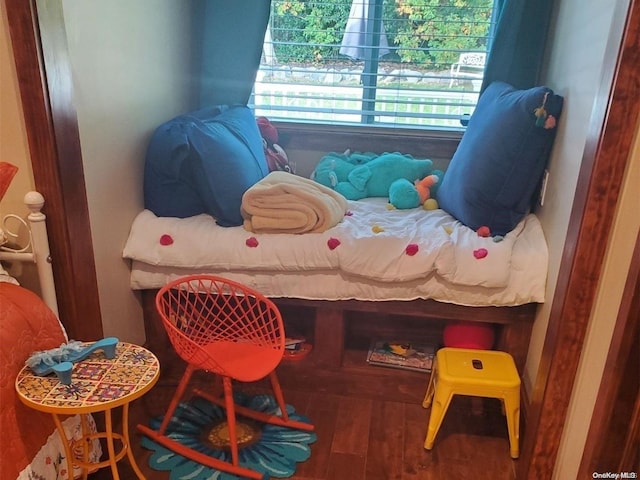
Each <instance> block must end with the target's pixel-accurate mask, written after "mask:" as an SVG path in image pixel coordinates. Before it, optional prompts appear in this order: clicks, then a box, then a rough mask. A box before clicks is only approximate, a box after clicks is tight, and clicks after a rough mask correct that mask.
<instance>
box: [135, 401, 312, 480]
mask: <svg viewBox="0 0 640 480" xmlns="http://www.w3.org/2000/svg"><path fill="white" fill-rule="evenodd" d="M234 398H235V400H236V403H237V404H238V405H242V406H245V407H248V408H251V409H253V410H257V411H259V412H264V413H270V414H279V413H280V409H279V407H278V405H277V403H276V401H275V399H274V398H273V397H272V396H271V395H255V396H248V395H245V394H243V393H235V395H234ZM287 413H288V414H289V417H290V418H291V419H292V420H298V421H302V422H305V423H310V421H309V419H307V418H306V417H304V416H302V415H299V414H297V413H296V412H295V409H294V408H293V407H292V406H291V405H287ZM161 422H162V417H157V418H154V419H152V420H151V421H150V426H151V428H153V429H154V430H157V429H158V428H159V427H160V423H161ZM236 422H237V425H236V429H237V435H238V460H239V462H240V465H242V466H244V467H247V468H251V469H252V470H256V471H259V472H261V473H263V474H264V475H267V476H269V477H274V478H287V477H291V476H292V475H293V474H294V473H295V471H296V465H297V463H298V462H304V461H305V460H307V459H308V458H309V456H310V455H311V447H310V446H309V445H310V444H312V443H313V442H315V441H316V434H315V433H313V432H304V431H301V430H295V429H292V428H286V427H280V426H277V425H270V424H262V423H259V422H256V421H254V420H250V419H246V418H244V417H242V416H240V415H238V416H237V419H236ZM167 436H169V437H170V438H171V439H173V440H175V441H177V442H180V443H182V444H183V445H185V446H187V447H190V448H192V449H194V450H196V451H198V452H200V453H203V454H205V455H209V456H212V457H215V458H219V459H220V460H224V461H231V452H230V451H229V449H228V430H227V427H226V414H225V411H224V410H223V409H222V408H220V407H219V406H217V405H215V404H212V403H211V402H209V401H208V400H205V399H203V398H201V397H194V398H193V399H191V400H189V401H188V402H185V403H181V404H180V405H179V406H178V408H176V411H175V414H174V417H173V418H172V419H171V422H170V423H169V426H168V427H167ZM142 446H143V447H145V448H147V449H149V450H152V451H153V454H152V455H151V458H150V459H149V466H150V467H151V468H153V469H154V470H159V471H169V472H171V473H170V476H169V478H170V480H187V479H188V480H236V479H238V477H236V476H235V475H232V474H229V473H225V472H220V471H218V470H213V469H211V468H209V467H205V466H204V465H201V464H199V463H197V462H194V461H193V460H189V459H188V458H185V457H183V456H181V455H179V454H177V453H175V452H173V451H171V450H169V449H167V448H165V447H163V446H161V445H159V444H157V443H155V442H154V441H152V440H150V439H149V438H147V437H143V438H142Z"/></svg>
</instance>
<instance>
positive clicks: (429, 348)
mask: <svg viewBox="0 0 640 480" xmlns="http://www.w3.org/2000/svg"><path fill="white" fill-rule="evenodd" d="M435 352H436V347H435V345H429V344H426V343H414V342H409V341H395V340H394V341H389V340H373V341H372V342H371V347H370V348H369V353H368V354H367V362H368V363H370V364H371V365H379V366H383V367H391V368H400V369H403V370H414V371H416V372H430V371H431V366H432V364H433V357H434V356H435Z"/></svg>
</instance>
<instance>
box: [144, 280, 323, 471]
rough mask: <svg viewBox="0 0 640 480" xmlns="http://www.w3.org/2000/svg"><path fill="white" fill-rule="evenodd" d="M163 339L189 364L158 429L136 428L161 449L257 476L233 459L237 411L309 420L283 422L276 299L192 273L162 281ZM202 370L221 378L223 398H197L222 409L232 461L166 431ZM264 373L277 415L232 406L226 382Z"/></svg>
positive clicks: (277, 420) (272, 419)
mask: <svg viewBox="0 0 640 480" xmlns="http://www.w3.org/2000/svg"><path fill="white" fill-rule="evenodd" d="M156 308H157V309H158V312H159V313H160V316H161V318H162V322H163V325H164V327H165V329H166V330H167V333H168V334H169V339H170V341H171V344H172V345H173V347H174V349H175V350H176V352H177V353H178V355H180V357H181V358H182V359H183V360H184V361H186V362H187V368H186V371H185V373H184V375H183V377H182V380H181V381H180V384H179V385H178V388H177V390H176V393H175V394H174V396H173V398H172V400H171V403H170V405H169V409H168V411H167V413H166V414H165V416H164V419H163V422H162V424H161V425H160V428H159V429H158V431H155V430H152V429H151V428H149V427H147V426H144V425H138V429H139V430H140V431H141V432H142V433H144V434H145V435H147V436H148V437H149V438H151V439H152V440H154V441H156V442H157V443H159V444H161V445H163V446H164V447H166V448H168V449H170V450H172V451H174V452H176V453H178V454H180V455H183V456H184V457H186V458H189V459H191V460H193V461H195V462H198V463H201V464H203V465H206V466H208V467H211V468H213V469H216V470H221V471H225V472H228V473H231V474H233V475H238V476H241V477H246V478H255V479H260V478H262V474H261V473H259V472H256V471H254V470H251V469H248V468H245V467H242V466H240V465H239V463H238V443H237V433H236V417H235V414H236V412H237V413H238V414H241V415H244V416H247V417H249V418H253V419H255V420H258V421H261V422H265V423H271V424H276V425H281V426H286V427H292V428H297V429H301V430H308V431H309V430H313V428H314V427H313V425H310V424H307V423H304V422H298V421H294V420H291V419H289V417H288V415H287V409H286V406H285V402H284V397H283V395H282V390H281V388H280V383H279V382H278V378H277V376H276V372H275V369H276V367H277V366H278V364H279V363H280V361H281V359H282V356H283V354H284V344H285V332H284V325H283V322H282V316H281V315H280V312H279V310H278V308H277V307H276V306H275V304H274V303H273V302H272V301H271V300H269V299H268V298H266V297H265V296H264V295H262V294H260V293H258V292H256V291H254V290H252V289H251V288H249V287H246V286H244V285H241V284H239V283H237V282H234V281H231V280H227V279H225V278H221V277H217V276H213V275H192V276H188V277H183V278H180V279H178V280H175V281H173V282H170V283H168V284H167V285H165V286H164V287H163V288H162V289H160V291H159V292H158V294H157V296H156ZM197 370H206V371H208V372H211V373H214V374H216V375H218V376H220V377H221V378H222V385H223V390H224V399H221V398H217V397H216V396H214V395H211V394H208V393H206V392H203V391H201V390H196V389H194V392H195V393H197V394H198V395H200V396H202V397H204V398H206V399H207V400H209V401H211V402H212V403H215V404H217V405H219V406H221V407H223V408H225V410H226V414H227V424H228V425H227V426H228V431H229V443H230V450H231V460H232V461H231V463H229V462H225V461H222V460H219V459H216V458H213V457H210V456H207V455H204V454H202V453H200V452H197V451H195V450H192V449H190V448H188V447H185V446H184V445H182V444H180V443H179V442H176V441H175V440H172V439H171V438H169V437H168V436H166V435H165V432H166V429H167V426H168V424H169V421H170V420H171V417H172V416H173V413H174V411H175V409H176V407H177V406H178V404H179V402H180V400H181V398H182V397H183V395H184V393H185V390H186V388H187V385H188V383H189V380H190V379H191V376H192V374H193V373H194V372H195V371H197ZM267 376H268V377H269V379H270V381H271V387H272V388H273V393H274V396H275V399H276V401H277V402H278V406H279V407H280V411H281V415H282V416H276V415H268V414H265V413H261V412H256V411H253V410H251V409H248V408H245V407H242V406H239V405H235V404H234V400H233V390H232V381H233V380H236V381H241V382H253V381H256V380H260V379H262V378H265V377H267Z"/></svg>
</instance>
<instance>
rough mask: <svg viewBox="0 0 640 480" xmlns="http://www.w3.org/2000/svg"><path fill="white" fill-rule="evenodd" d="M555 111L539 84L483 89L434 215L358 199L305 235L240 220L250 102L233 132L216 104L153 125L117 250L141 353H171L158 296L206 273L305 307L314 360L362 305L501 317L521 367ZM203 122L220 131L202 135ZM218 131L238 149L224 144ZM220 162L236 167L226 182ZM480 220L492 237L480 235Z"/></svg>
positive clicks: (329, 358) (537, 272)
mask: <svg viewBox="0 0 640 480" xmlns="http://www.w3.org/2000/svg"><path fill="white" fill-rule="evenodd" d="M561 106H562V98H561V97H558V96H557V95H554V94H553V92H552V91H551V90H549V89H547V88H545V87H539V88H536V89H531V90H527V91H518V90H515V89H514V88H513V87H511V86H509V85H506V84H502V83H495V84H492V85H491V86H490V87H489V88H488V89H487V90H486V91H485V92H484V93H483V95H482V96H481V98H480V101H479V103H478V105H477V107H476V111H475V113H474V115H473V116H472V117H471V120H470V122H469V126H468V129H467V131H466V132H465V134H464V136H463V138H462V141H461V143H460V145H459V147H458V149H457V151H456V153H455V155H454V157H453V159H452V160H451V162H450V163H449V166H448V167H447V171H446V173H445V175H444V180H443V182H442V184H441V185H440V186H439V190H438V202H440V206H441V207H442V208H441V209H435V210H429V211H427V210H425V209H423V208H413V209H402V210H399V209H392V210H390V209H389V208H388V203H387V202H388V200H387V198H364V199H362V200H358V201H349V203H348V205H347V206H346V208H345V215H344V217H343V218H342V219H341V221H339V222H338V223H337V224H336V225H335V226H333V227H332V228H329V229H327V230H323V231H321V232H317V233H304V234H288V233H284V232H280V233H255V232H253V233H252V232H249V231H248V230H247V229H245V228H243V226H241V224H242V221H243V220H244V221H245V224H246V218H244V219H243V218H241V213H242V208H241V207H242V205H241V201H242V200H243V199H242V197H243V194H244V193H245V192H248V191H250V190H251V189H253V188H254V186H255V185H259V184H260V183H261V182H262V181H263V180H264V179H265V177H266V176H267V174H268V172H267V171H265V167H264V166H261V163H260V161H259V158H258V155H257V152H258V150H259V148H258V146H259V145H260V143H259V142H260V140H259V137H258V140H257V142H255V141H252V139H251V130H252V129H255V120H254V121H253V122H254V125H253V126H251V125H250V123H251V122H250V121H247V119H250V118H251V115H250V114H249V113H247V112H246V109H245V110H242V112H243V113H242V114H243V118H244V120H245V122H244V124H243V125H244V127H243V128H242V129H241V134H239V133H238V132H237V131H236V132H235V134H233V135H230V134H229V131H232V132H233V131H234V129H238V125H239V123H240V122H238V121H234V122H228V123H229V124H228V125H227V128H226V129H225V128H221V124H222V125H224V122H223V121H219V120H218V119H219V118H220V116H218V114H219V112H214V113H215V114H216V115H214V116H213V117H212V116H211V114H212V112H211V110H208V111H201V112H196V113H195V114H190V115H186V116H184V117H178V118H177V119H174V120H173V121H171V122H168V123H167V124H165V125H163V126H161V127H160V128H159V129H158V130H157V131H156V134H155V136H154V139H152V142H151V145H150V148H149V150H148V152H147V158H146V166H145V168H146V171H145V199H146V200H147V202H146V207H147V209H146V210H144V211H143V212H141V213H140V214H139V215H138V216H137V217H136V219H135V221H134V223H133V225H132V228H131V232H130V236H129V239H128V241H127V243H126V246H125V248H124V252H123V255H124V257H125V258H127V259H129V260H130V261H131V287H132V288H133V289H135V290H141V291H142V299H143V304H144V309H145V328H146V332H147V340H148V343H149V345H150V347H151V348H152V349H154V350H156V351H159V352H162V351H163V350H165V349H166V348H167V341H166V336H165V334H164V332H163V331H162V328H161V327H160V322H159V321H158V319H157V318H156V316H155V309H154V295H155V292H156V290H157V289H158V288H160V287H161V286H162V285H164V284H165V283H166V282H167V281H169V280H172V279H174V278H176V277H179V276H183V275H188V274H192V273H215V274H219V275H222V276H226V277H228V278H231V279H233V280H236V281H239V282H242V283H245V284H247V285H250V286H251V287H253V288H255V289H257V290H259V291H261V292H263V293H264V294H266V295H267V296H269V297H271V298H274V299H276V302H277V303H278V304H279V305H282V306H288V305H303V306H307V307H311V308H313V309H314V311H315V323H314V330H313V342H314V350H313V361H315V362H316V363H319V364H322V365H328V366H338V365H340V364H341V360H342V352H343V347H344V342H345V318H346V316H345V315H344V314H345V312H348V311H360V312H378V313H388V314H396V315H405V316H412V317H419V318H421V319H425V320H430V319H436V320H457V321H472V322H484V323H492V324H496V325H499V326H500V328H499V330H498V338H497V342H496V347H497V348H500V349H503V350H505V351H507V352H509V353H511V354H512V355H513V356H514V358H515V360H516V363H517V365H518V367H519V368H521V369H522V367H523V365H524V361H525V359H526V353H527V348H528V344H529V336H530V332H531V327H532V322H533V319H534V316H535V312H536V307H537V304H539V303H541V302H543V301H544V292H545V284H546V275H547V247H546V242H545V239H544V234H543V232H542V228H541V226H540V223H539V221H538V219H537V218H536V216H535V215H534V214H531V213H529V211H530V206H531V200H532V198H533V196H534V192H535V189H536V188H537V187H538V186H539V179H540V178H541V175H542V171H543V169H544V166H545V164H546V159H547V157H548V154H549V150H550V148H551V144H552V142H553V138H554V134H555V125H556V124H555V121H556V119H557V118H558V116H559V114H560V110H561ZM225 112H227V113H228V112H229V111H225ZM210 125H214V127H215V136H210V137H209V138H206V139H205V137H207V136H206V135H205V134H204V133H203V132H205V131H206V130H207V129H208V128H210ZM221 131H222V132H225V134H226V135H227V136H230V137H231V138H232V140H233V142H235V143H234V144H233V145H235V147H233V148H231V146H230V145H232V144H231V143H229V142H226V143H224V142H223V143H224V145H222V146H221V145H220V144H219V143H220V141H219V140H218V136H219V134H220V132H221ZM247 132H249V134H247ZM254 133H255V132H254ZM256 135H257V134H255V135H254V137H255V136H256ZM214 137H215V138H214ZM239 139H240V140H241V142H240V141H239ZM171 142H172V143H171ZM223 147H224V148H223ZM221 150H223V151H224V155H219V153H220V151H221ZM243 151H244V155H243ZM236 157H237V159H240V160H237V159H236ZM228 163H231V164H232V166H233V167H234V168H236V169H237V170H238V171H239V172H240V174H239V175H235V176H233V177H231V178H229V177H228V176H227V173H226V172H227V170H225V168H226V165H227V164H228ZM239 165H242V167H241V168H240V167H239ZM262 165H264V160H263V161H262ZM221 172H224V173H221ZM269 175H272V174H269ZM230 184H232V185H233V187H234V188H231V189H230V188H229V187H230ZM189 187H192V188H189ZM185 191H187V192H188V193H187V194H186V195H185ZM297 202H298V199H295V198H293V199H292V200H290V201H289V204H292V205H293V204H297ZM282 203H284V204H286V203H287V202H282ZM216 223H218V224H221V225H224V227H221V226H218V225H216ZM234 225H235V226H234ZM245 226H246V225H245ZM480 226H489V227H490V229H489V230H490V231H491V232H494V233H495V232H499V233H501V235H495V234H492V235H489V236H480V235H478V233H477V231H478V230H479V227H480Z"/></svg>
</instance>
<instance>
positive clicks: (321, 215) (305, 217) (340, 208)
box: [241, 171, 347, 233]
mask: <svg viewBox="0 0 640 480" xmlns="http://www.w3.org/2000/svg"><path fill="white" fill-rule="evenodd" d="M241 211H242V218H244V228H245V229H246V230H248V231H250V232H255V233H319V232H324V231H325V230H327V229H329V228H331V227H333V226H335V225H337V224H338V223H339V222H340V221H341V220H342V219H343V218H344V215H345V213H346V211H347V200H346V199H345V198H344V197H343V196H342V195H340V194H339V193H337V192H335V191H333V190H331V189H330V188H327V187H325V186H324V185H321V184H319V183H317V182H315V181H313V180H309V179H308V178H304V177H300V176H298V175H294V174H292V173H288V172H283V171H275V172H271V173H270V174H269V175H267V176H266V177H264V178H263V179H262V180H260V181H259V182H258V183H256V184H255V185H253V186H252V187H251V188H249V189H248V190H247V191H246V192H245V193H244V195H243V196H242V209H241Z"/></svg>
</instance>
